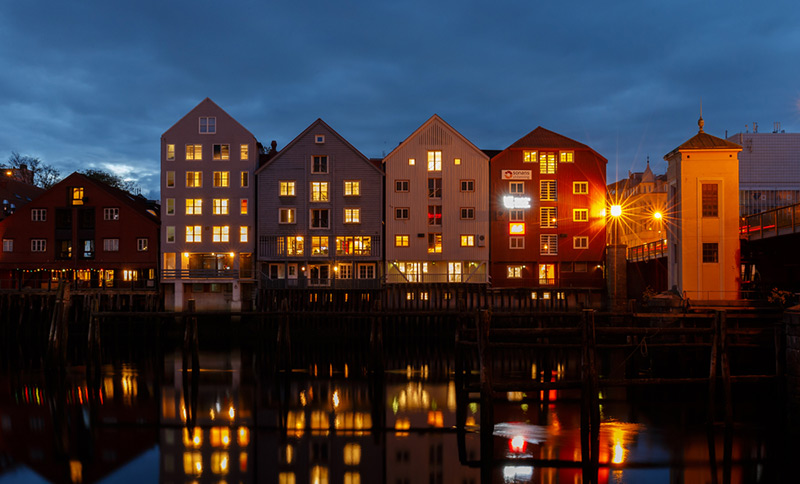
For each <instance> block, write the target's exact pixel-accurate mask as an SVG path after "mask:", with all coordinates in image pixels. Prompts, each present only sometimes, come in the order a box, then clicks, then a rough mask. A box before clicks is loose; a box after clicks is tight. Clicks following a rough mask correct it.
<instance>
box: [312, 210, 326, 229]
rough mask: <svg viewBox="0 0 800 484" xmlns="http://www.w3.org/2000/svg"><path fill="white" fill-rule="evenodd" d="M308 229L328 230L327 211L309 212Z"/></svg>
mask: <svg viewBox="0 0 800 484" xmlns="http://www.w3.org/2000/svg"><path fill="white" fill-rule="evenodd" d="M310 212H311V217H310V220H309V222H310V227H311V228H312V229H327V228H328V209H315V210H311V211H310Z"/></svg>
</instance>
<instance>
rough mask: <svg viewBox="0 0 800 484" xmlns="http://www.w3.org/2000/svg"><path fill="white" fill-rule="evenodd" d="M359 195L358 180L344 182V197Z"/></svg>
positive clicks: (359, 183) (359, 184)
mask: <svg viewBox="0 0 800 484" xmlns="http://www.w3.org/2000/svg"><path fill="white" fill-rule="evenodd" d="M359 195H361V182H360V181H358V180H345V181H344V196H346V197H357V196H359Z"/></svg>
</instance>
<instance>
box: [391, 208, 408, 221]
mask: <svg viewBox="0 0 800 484" xmlns="http://www.w3.org/2000/svg"><path fill="white" fill-rule="evenodd" d="M394 218H395V220H408V207H398V208H395V209H394Z"/></svg>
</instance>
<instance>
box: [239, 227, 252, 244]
mask: <svg viewBox="0 0 800 484" xmlns="http://www.w3.org/2000/svg"><path fill="white" fill-rule="evenodd" d="M249 236H250V227H248V226H246V225H242V226H241V227H239V242H242V243H244V242H247V241H248V239H249V238H250V237H249Z"/></svg>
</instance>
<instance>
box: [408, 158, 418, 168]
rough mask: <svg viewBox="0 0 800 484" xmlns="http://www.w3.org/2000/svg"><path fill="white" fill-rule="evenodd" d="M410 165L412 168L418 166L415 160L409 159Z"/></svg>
mask: <svg viewBox="0 0 800 484" xmlns="http://www.w3.org/2000/svg"><path fill="white" fill-rule="evenodd" d="M408 164H409V165H410V166H414V165H416V164H417V160H415V159H414V158H409V159H408Z"/></svg>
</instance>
